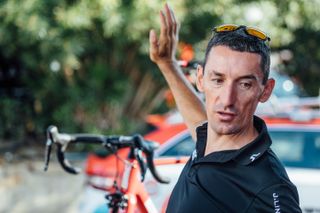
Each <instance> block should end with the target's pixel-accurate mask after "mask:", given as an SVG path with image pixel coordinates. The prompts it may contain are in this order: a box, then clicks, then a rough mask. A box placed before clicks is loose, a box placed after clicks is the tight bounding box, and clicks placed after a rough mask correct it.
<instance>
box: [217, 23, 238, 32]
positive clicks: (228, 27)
mask: <svg viewBox="0 0 320 213" xmlns="http://www.w3.org/2000/svg"><path fill="white" fill-rule="evenodd" d="M237 28H239V26H238V25H232V24H227V25H221V26H219V27H216V28H215V29H214V31H216V32H228V31H234V30H236V29H237Z"/></svg>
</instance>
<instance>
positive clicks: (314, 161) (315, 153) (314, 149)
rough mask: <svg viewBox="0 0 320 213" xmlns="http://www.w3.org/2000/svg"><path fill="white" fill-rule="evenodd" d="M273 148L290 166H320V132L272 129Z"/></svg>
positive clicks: (286, 164)
mask: <svg viewBox="0 0 320 213" xmlns="http://www.w3.org/2000/svg"><path fill="white" fill-rule="evenodd" d="M270 136H271V138H272V146H271V148H272V149H273V151H274V152H275V153H276V154H277V156H278V157H279V159H280V160H281V161H282V162H283V164H284V165H285V166H288V167H304V168H320V133H319V132H307V131H279V130H278V131H270Z"/></svg>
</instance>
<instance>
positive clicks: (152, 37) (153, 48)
mask: <svg viewBox="0 0 320 213" xmlns="http://www.w3.org/2000/svg"><path fill="white" fill-rule="evenodd" d="M149 44H150V45H149V54H150V57H151V59H153V57H154V56H155V55H156V54H157V53H158V39H157V34H156V32H155V31H154V30H153V29H152V30H150V32H149Z"/></svg>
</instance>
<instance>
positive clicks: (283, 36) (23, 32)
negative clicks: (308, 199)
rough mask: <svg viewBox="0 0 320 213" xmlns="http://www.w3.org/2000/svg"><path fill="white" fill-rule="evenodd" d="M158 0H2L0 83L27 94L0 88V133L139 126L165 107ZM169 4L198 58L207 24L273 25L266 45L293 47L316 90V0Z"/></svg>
mask: <svg viewBox="0 0 320 213" xmlns="http://www.w3.org/2000/svg"><path fill="white" fill-rule="evenodd" d="M163 4H164V1H156V0H46V1H43V0H24V1H18V0H4V1H1V2H0V19H1V23H0V61H1V62H2V63H1V65H0V69H1V70H0V72H1V73H2V76H6V75H7V74H6V73H8V72H9V71H8V70H10V69H15V70H17V71H18V73H20V74H19V77H18V78H17V79H18V81H16V82H15V83H14V85H6V86H5V87H1V88H0V89H3V88H4V89H3V91H7V89H8V88H9V90H10V88H11V89H12V88H15V87H19V88H22V89H23V90H24V91H25V93H26V94H27V95H26V96H25V98H24V99H18V98H17V97H16V96H14V95H12V94H11V93H6V92H4V93H3V92H1V93H0V94H2V96H1V99H0V106H1V109H2V110H1V112H0V118H1V121H0V125H1V126H0V138H12V139H21V138H22V137H23V136H24V135H25V134H27V133H28V134H29V133H30V132H33V133H35V134H36V135H39V134H40V135H41V134H43V132H44V129H45V127H46V126H47V125H49V124H56V125H58V126H61V128H63V129H64V130H66V131H88V132H105V133H106V132H132V131H135V130H137V129H140V128H141V127H142V126H143V118H144V116H145V115H147V114H148V113H149V112H154V111H155V109H162V110H163V93H164V90H165V82H164V79H163V78H162V77H161V74H160V73H159V71H158V70H157V67H156V66H155V65H153V64H152V63H151V62H150V60H149V58H148V32H149V30H150V29H151V28H154V29H156V30H159V17H158V12H159V10H160V9H161V8H162V6H163ZM169 4H170V5H171V6H172V7H173V8H174V9H175V11H176V15H177V18H178V20H180V22H181V34H180V38H181V40H182V41H184V42H187V43H191V44H193V46H194V48H195V50H196V58H197V59H199V60H201V59H202V58H203V53H204V50H205V46H206V42H207V39H208V38H209V37H210V36H211V29H212V27H213V26H215V25H218V24H222V23H230V22H232V23H240V24H246V25H256V26H259V27H261V28H262V29H265V31H267V33H268V34H270V36H271V37H272V42H271V47H272V48H274V49H282V48H288V47H289V48H291V49H292V50H293V52H294V56H295V60H294V61H293V63H292V64H291V67H290V74H291V75H293V76H296V77H299V78H300V79H301V81H302V83H303V84H304V85H305V88H306V90H307V91H308V92H309V93H310V94H316V92H317V90H318V87H319V83H317V82H319V74H318V70H319V63H318V62H317V61H319V55H320V54H319V50H318V49H319V48H318V47H319V46H320V45H318V43H319V42H318V41H319V35H318V31H319V29H320V21H319V20H318V19H316V18H315V17H318V16H319V11H318V9H317V8H319V3H318V2H317V1H316V0H310V1H302V0H296V1H289V0H283V1H277V0H260V1H254V0H242V1H240V0H239V1H237V0H214V1H212V0H210V1H209V0H200V1H195V0H175V1H170V2H169ZM309 36H310V39H309ZM307 39H308V41H306V40H307ZM309 50H312V51H309ZM305 64H308V66H305ZM301 70H303V73H307V74H308V75H305V74H302V72H301ZM12 82H14V81H12ZM13 109H14V110H16V111H14V112H15V113H13ZM16 133H17V134H16Z"/></svg>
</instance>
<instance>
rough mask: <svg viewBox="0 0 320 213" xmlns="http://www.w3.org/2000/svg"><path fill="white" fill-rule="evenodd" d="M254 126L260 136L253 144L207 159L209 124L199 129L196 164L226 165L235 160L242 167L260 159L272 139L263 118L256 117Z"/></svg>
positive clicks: (214, 153) (217, 153)
mask: <svg viewBox="0 0 320 213" xmlns="http://www.w3.org/2000/svg"><path fill="white" fill-rule="evenodd" d="M253 124H254V127H255V128H256V129H257V131H258V133H259V135H258V136H257V137H256V138H255V139H254V140H253V141H252V142H250V143H248V144H247V145H245V146H244V147H242V148H240V149H238V150H225V151H219V152H213V153H211V154H209V155H207V156H205V157H203V156H204V152H205V147H206V143H207V129H208V123H205V124H203V125H201V126H199V127H197V129H196V132H197V143H196V152H197V158H196V159H197V160H196V162H199V163H200V162H219V163H225V162H228V161H230V160H233V161H235V162H238V163H240V164H242V165H249V164H250V163H252V162H254V161H255V160H257V159H259V158H260V157H261V156H262V155H263V153H264V152H265V151H266V150H268V148H269V147H270V146H271V139H270V136H269V134H268V131H267V126H266V124H265V122H264V121H263V120H262V119H261V118H259V117H257V116H254V122H253Z"/></svg>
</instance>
